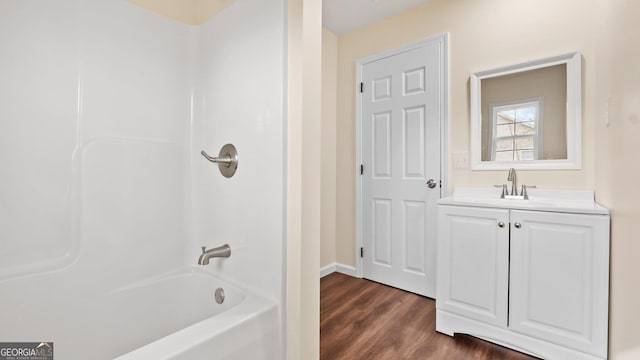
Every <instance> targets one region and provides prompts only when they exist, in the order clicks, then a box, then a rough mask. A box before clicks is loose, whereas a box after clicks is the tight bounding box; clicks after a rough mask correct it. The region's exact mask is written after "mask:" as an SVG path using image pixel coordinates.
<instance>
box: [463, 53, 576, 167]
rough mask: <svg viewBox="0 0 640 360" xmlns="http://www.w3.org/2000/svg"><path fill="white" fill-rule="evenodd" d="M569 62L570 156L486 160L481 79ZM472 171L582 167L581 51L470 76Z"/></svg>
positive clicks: (568, 138) (568, 127)
mask: <svg viewBox="0 0 640 360" xmlns="http://www.w3.org/2000/svg"><path fill="white" fill-rule="evenodd" d="M560 64H566V65H567V159H558V160H533V161H500V162H493V161H482V159H481V156H482V150H481V146H482V144H481V142H482V129H481V121H482V114H481V111H482V109H481V99H482V94H481V90H480V81H481V80H482V79H484V78H491V77H496V76H502V75H509V74H513V73H517V72H522V71H528V70H534V69H540V68H544V67H549V66H554V65H560ZM470 88H471V92H470V93H471V95H470V102H471V104H470V105H471V107H470V111H471V170H506V169H509V168H515V169H518V170H520V169H525V170H575V169H582V56H581V55H580V53H579V52H573V53H569V54H564V55H559V56H553V57H549V58H546V59H540V60H535V61H529V62H526V63H521V64H516V65H510V66H504V67H501V68H497V69H493V70H486V71H479V72H474V73H471V75H470Z"/></svg>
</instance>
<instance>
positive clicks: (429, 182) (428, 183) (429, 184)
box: [427, 179, 436, 189]
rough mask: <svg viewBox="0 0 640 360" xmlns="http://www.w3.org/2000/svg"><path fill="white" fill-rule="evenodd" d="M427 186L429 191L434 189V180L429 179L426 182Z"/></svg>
mask: <svg viewBox="0 0 640 360" xmlns="http://www.w3.org/2000/svg"><path fill="white" fill-rule="evenodd" d="M427 186H428V187H429V189H433V188H434V187H436V181H435V180H434V179H429V180H428V181H427Z"/></svg>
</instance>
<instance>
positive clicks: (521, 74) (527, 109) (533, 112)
mask: <svg viewBox="0 0 640 360" xmlns="http://www.w3.org/2000/svg"><path fill="white" fill-rule="evenodd" d="M581 71H582V70H581V56H580V54H579V53H571V54H566V55H560V56H555V57H551V58H546V59H542V60H536V61H531V62H527V63H523V64H517V65H512V66H505V67H501V68H497V69H492V70H487V71H481V72H476V73H473V74H471V160H472V161H471V168H472V170H504V169H509V168H512V167H513V168H516V169H580V168H581V166H582V161H581V153H582V148H581V143H582V141H581V139H582V134H581V123H582V111H581V108H582V102H581V92H582V85H581Z"/></svg>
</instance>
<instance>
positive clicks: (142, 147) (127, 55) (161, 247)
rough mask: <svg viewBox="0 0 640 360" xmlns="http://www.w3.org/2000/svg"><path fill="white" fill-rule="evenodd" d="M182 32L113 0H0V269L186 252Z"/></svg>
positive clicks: (122, 272) (159, 263)
mask: <svg viewBox="0 0 640 360" xmlns="http://www.w3.org/2000/svg"><path fill="white" fill-rule="evenodd" d="M191 38H192V29H191V28H190V27H188V26H185V25H182V24H178V23H175V22H173V21H171V20H168V19H165V18H162V17H159V16H157V15H154V14H152V13H150V12H148V11H146V10H143V9H140V8H138V7H137V6H134V5H132V4H130V3H128V2H126V1H124V0H118V1H105V0H57V1H37V0H2V1H0V44H2V46H1V47H0V79H2V81H0V162H1V163H2V164H3V165H2V167H0V239H1V240H0V279H3V278H4V279H9V278H14V277H16V276H20V275H28V274H38V273H43V272H46V271H49V270H55V269H61V268H63V267H65V266H67V267H68V268H67V270H69V271H70V272H72V273H77V274H83V275H82V276H79V277H78V279H80V278H84V279H85V281H87V282H88V281H91V280H92V278H93V279H95V278H96V277H100V278H101V279H102V280H105V284H106V283H108V284H111V285H112V286H122V285H123V284H126V283H131V282H132V281H135V280H137V279H141V278H144V277H148V276H151V275H153V274H158V273H160V272H163V271H169V270H171V269H172V268H175V267H177V266H180V265H181V264H182V263H183V256H182V255H181V254H182V253H183V252H184V248H185V246H184V243H185V236H186V234H185V231H184V190H183V189H184V186H183V183H184V179H185V178H186V175H185V174H186V169H187V164H186V161H185V156H186V147H185V145H186V143H187V139H188V136H189V134H188V129H189V126H190V91H191V69H190V67H189V64H190V55H191V51H192V41H191ZM150 254H153V255H151V256H150ZM124 260H127V261H124ZM92 264H93V265H92ZM97 264H102V265H101V266H98V265H97ZM99 272H100V273H99ZM106 274H108V279H106V277H105V276H106Z"/></svg>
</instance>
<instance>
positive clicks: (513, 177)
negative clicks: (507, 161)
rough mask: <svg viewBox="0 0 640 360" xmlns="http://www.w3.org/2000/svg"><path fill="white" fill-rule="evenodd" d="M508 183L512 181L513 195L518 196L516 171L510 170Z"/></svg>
mask: <svg viewBox="0 0 640 360" xmlns="http://www.w3.org/2000/svg"><path fill="white" fill-rule="evenodd" d="M507 181H511V195H518V186H517V185H516V169H514V168H511V169H509V176H507Z"/></svg>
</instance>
